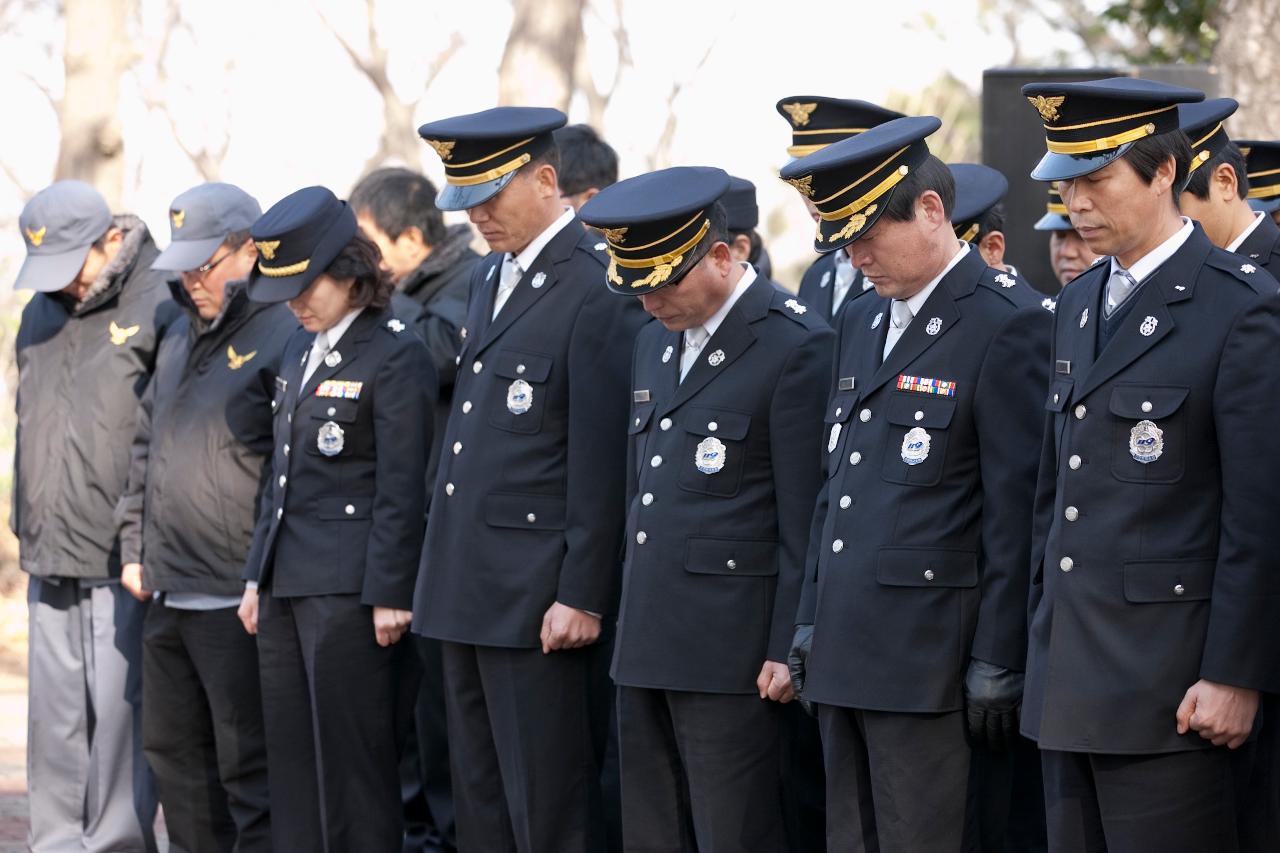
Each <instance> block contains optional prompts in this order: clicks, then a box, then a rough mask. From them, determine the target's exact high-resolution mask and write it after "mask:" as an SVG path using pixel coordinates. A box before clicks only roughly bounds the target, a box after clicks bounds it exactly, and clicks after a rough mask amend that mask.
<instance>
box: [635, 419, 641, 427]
mask: <svg viewBox="0 0 1280 853" xmlns="http://www.w3.org/2000/svg"><path fill="white" fill-rule="evenodd" d="M636 426H640V419H639V418H636Z"/></svg>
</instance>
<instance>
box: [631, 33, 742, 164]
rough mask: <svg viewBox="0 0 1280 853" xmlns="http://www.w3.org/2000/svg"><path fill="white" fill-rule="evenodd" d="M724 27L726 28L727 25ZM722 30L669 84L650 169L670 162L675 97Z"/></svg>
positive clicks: (676, 121) (698, 70) (714, 46)
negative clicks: (689, 69)
mask: <svg viewBox="0 0 1280 853" xmlns="http://www.w3.org/2000/svg"><path fill="white" fill-rule="evenodd" d="M731 17H732V16H731ZM725 29H728V27H727V25H726V27H725ZM722 31H723V30H717V31H716V35H715V37H714V38H712V39H711V41H710V42H709V43H708V44H707V49H706V50H705V51H703V53H702V58H701V59H699V60H698V64H697V65H695V66H694V67H693V71H692V72H690V73H689V75H688V76H687V77H685V78H684V79H683V80H676V81H675V82H673V83H672V84H671V93H670V94H669V95H667V120H666V122H665V123H664V124H663V125H662V133H661V134H659V136H658V141H657V142H656V143H654V146H653V151H651V152H650V153H649V157H648V160H649V169H650V171H652V170H654V169H661V168H664V167H665V166H667V165H668V164H669V163H670V162H671V143H672V142H673V141H674V140H675V136H676V125H677V123H678V122H679V119H678V118H677V117H676V110H675V102H676V98H678V97H680V93H681V92H682V91H683V90H684V87H685V86H686V85H687V84H688V83H690V82H691V81H692V80H693V79H694V78H696V77H697V76H698V72H700V71H701V70H702V67H703V66H704V65H706V64H707V60H708V59H710V58H711V53H712V51H714V50H715V49H716V44H717V43H719V41H720V32H722Z"/></svg>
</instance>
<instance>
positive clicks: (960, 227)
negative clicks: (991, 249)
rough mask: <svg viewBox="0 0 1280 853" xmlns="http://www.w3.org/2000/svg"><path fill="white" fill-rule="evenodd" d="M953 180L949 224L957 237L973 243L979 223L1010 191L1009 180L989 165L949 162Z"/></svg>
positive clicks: (979, 228) (980, 228) (980, 223)
mask: <svg viewBox="0 0 1280 853" xmlns="http://www.w3.org/2000/svg"><path fill="white" fill-rule="evenodd" d="M947 168H948V169H950V170H951V177H953V178H955V182H956V201H955V205H954V206H953V207H952V208H951V227H952V228H954V229H955V232H956V236H957V237H959V238H960V239H961V240H963V241H965V242H966V243H972V242H973V241H974V239H975V238H976V237H977V236H978V235H979V234H980V233H982V223H983V220H985V219H986V217H987V214H988V213H990V212H991V208H993V207H995V206H996V205H997V204H999V203H1000V202H1001V201H1002V200H1003V199H1004V196H1005V193H1007V192H1008V191H1009V180H1008V179H1007V178H1005V176H1004V175H1002V174H1001V173H1000V172H998V171H996V170H995V169H993V168H991V167H990V166H983V165H982V164H980V163H948V164H947Z"/></svg>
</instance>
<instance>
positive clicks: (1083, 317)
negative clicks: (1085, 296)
mask: <svg viewBox="0 0 1280 853" xmlns="http://www.w3.org/2000/svg"><path fill="white" fill-rule="evenodd" d="M1088 324H1089V309H1088V308H1086V309H1084V310H1083V311H1081V312H1080V328H1082V329H1083V328H1084V327H1085V326H1087V325H1088Z"/></svg>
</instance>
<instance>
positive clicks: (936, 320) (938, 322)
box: [924, 317, 942, 335]
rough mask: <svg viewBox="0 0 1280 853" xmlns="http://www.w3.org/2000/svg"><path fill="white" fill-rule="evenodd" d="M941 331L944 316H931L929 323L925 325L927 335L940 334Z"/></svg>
mask: <svg viewBox="0 0 1280 853" xmlns="http://www.w3.org/2000/svg"><path fill="white" fill-rule="evenodd" d="M941 331H942V318H941V317H930V318H929V325H927V326H925V327H924V333H925V334H926V335H936V334H938V332H941Z"/></svg>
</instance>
